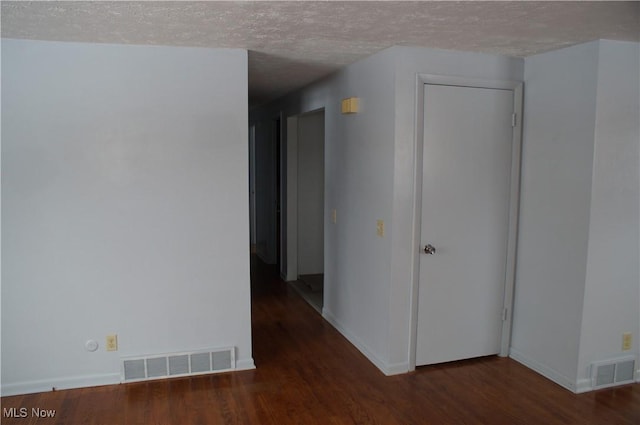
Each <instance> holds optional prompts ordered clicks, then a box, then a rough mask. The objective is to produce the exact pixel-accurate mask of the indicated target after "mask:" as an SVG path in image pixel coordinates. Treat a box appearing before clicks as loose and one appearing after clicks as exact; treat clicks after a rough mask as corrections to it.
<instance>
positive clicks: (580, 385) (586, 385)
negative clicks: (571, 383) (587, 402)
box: [575, 379, 593, 394]
mask: <svg viewBox="0 0 640 425" xmlns="http://www.w3.org/2000/svg"><path fill="white" fill-rule="evenodd" d="M592 390H593V387H592V386H591V379H578V382H577V383H576V390H575V393H576V394H582V393H586V392H589V391H592Z"/></svg>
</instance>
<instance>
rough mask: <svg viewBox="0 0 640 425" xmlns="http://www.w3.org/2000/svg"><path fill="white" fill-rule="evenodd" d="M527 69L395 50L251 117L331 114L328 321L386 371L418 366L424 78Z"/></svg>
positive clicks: (507, 74)
mask: <svg viewBox="0 0 640 425" xmlns="http://www.w3.org/2000/svg"><path fill="white" fill-rule="evenodd" d="M522 63H523V61H522V60H521V59H513V58H503V57H495V56H490V55H482V54H472V53H463V52H452V51H444V50H433V49H417V48H400V47H394V48H391V49H387V50H385V51H382V52H380V53H378V54H376V55H373V56H371V57H369V58H366V59H364V60H362V61H359V62H356V63H354V64H352V65H350V66H348V67H346V68H344V69H343V70H341V71H340V72H338V73H336V74H333V75H331V76H330V77H328V78H326V79H324V80H321V81H319V82H317V83H315V84H313V85H311V86H309V87H307V88H305V89H303V90H301V91H299V92H296V93H293V94H291V95H289V96H287V97H286V98H284V99H281V100H280V101H277V102H274V103H272V104H270V105H266V106H264V107H262V108H258V109H256V110H252V111H251V114H250V121H251V122H252V123H255V124H256V125H258V126H260V125H262V126H266V125H268V122H269V120H270V119H271V117H272V116H274V115H275V114H278V113H280V112H282V113H283V115H284V116H285V117H291V116H293V115H298V114H301V113H304V112H309V111H313V110H316V109H320V108H325V130H326V134H325V194H326V197H325V213H324V217H325V222H324V225H325V251H324V257H325V265H324V270H325V295H324V308H323V314H324V316H325V318H327V319H328V320H329V321H331V323H333V324H334V326H336V327H337V328H338V329H339V330H340V331H341V332H342V333H343V334H344V335H345V336H346V337H347V338H349V340H350V341H351V342H352V343H354V345H356V346H357V347H358V348H359V349H360V350H361V351H362V352H363V353H364V354H365V355H366V356H367V357H368V358H369V359H370V360H371V361H372V362H373V363H374V364H376V366H378V367H379V368H380V369H381V370H382V371H383V372H385V373H388V374H392V373H401V372H405V371H407V370H408V369H409V341H410V332H411V331H410V306H411V290H412V279H413V273H412V270H413V261H414V258H413V257H414V252H415V251H414V247H413V236H414V235H413V229H412V214H413V184H414V159H415V158H414V157H415V155H414V151H415V142H416V141H415V134H414V132H415V123H414V119H415V95H416V85H415V82H416V73H418V72H423V73H432V74H443V75H461V76H466V77H475V78H488V79H508V80H521V79H522V69H523V68H522ZM352 96H355V97H358V98H359V99H360V112H359V113H357V114H352V115H342V114H341V113H340V101H341V99H343V98H346V97H352ZM256 128H259V127H256ZM285 136H286V135H285ZM331 209H336V211H337V223H336V224H333V223H331V222H330V214H329V211H330V210H331ZM378 219H382V220H384V221H385V237H384V238H380V237H378V236H376V221H377V220H378Z"/></svg>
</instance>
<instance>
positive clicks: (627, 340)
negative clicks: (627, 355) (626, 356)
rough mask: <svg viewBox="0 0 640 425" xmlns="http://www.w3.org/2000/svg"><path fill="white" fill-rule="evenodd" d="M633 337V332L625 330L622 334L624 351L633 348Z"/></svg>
mask: <svg viewBox="0 0 640 425" xmlns="http://www.w3.org/2000/svg"><path fill="white" fill-rule="evenodd" d="M631 343H632V337H631V332H625V333H623V334H622V351H629V350H631V345H632V344H631Z"/></svg>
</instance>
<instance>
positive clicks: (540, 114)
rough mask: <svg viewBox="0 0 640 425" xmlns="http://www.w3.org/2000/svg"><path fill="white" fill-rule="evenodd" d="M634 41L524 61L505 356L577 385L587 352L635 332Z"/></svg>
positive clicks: (592, 357)
mask: <svg viewBox="0 0 640 425" xmlns="http://www.w3.org/2000/svg"><path fill="white" fill-rule="evenodd" d="M638 48H639V45H638V44H637V43H626V42H613V41H594V42H591V43H586V44H583V45H579V46H573V47H569V48H566V49H562V50H559V51H555V52H548V53H544V54H541V55H537V56H533V57H530V58H527V59H526V60H525V84H526V86H525V87H526V89H525V90H526V95H525V107H524V110H525V117H524V151H523V175H522V192H521V217H520V233H519V237H520V239H519V252H518V270H517V280H516V297H515V306H514V314H515V317H514V327H513V340H512V356H513V357H514V358H516V359H517V360H520V361H522V362H523V363H525V364H527V365H529V366H530V367H532V368H534V369H535V370H537V371H538V372H540V373H542V374H544V375H546V376H547V377H549V378H551V379H553V380H554V381H556V382H557V383H559V384H561V385H563V386H565V387H567V388H569V389H571V390H573V391H577V392H581V391H586V390H589V389H590V385H591V383H590V380H589V378H590V366H591V363H592V362H595V361H602V360H611V359H614V358H616V357H619V356H622V355H625V354H632V355H636V356H637V354H638V345H637V342H636V343H635V344H634V347H633V350H631V351H630V352H626V353H625V352H622V347H621V345H622V333H623V332H632V333H633V335H634V336H635V337H636V338H635V339H637V335H638V328H639V326H640V325H639V322H640V316H639V314H640V313H639V309H640V307H639V305H638V298H639V291H640V288H639V285H640V282H639V273H638V257H639V249H638V244H639V242H640V238H639V234H640V230H639V218H638V209H639V208H638V204H639V200H638V197H639V192H640V187H639V181H638V178H639V177H638V169H639V163H638V151H639V146H638V145H639V144H640V141H639V139H640V134H639V130H638V127H639V124H638V120H639V109H640V108H639V106H638V93H639V88H638V75H639V69H638V68H639V65H638V58H639V55H638Z"/></svg>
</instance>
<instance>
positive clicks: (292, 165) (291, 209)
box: [285, 115, 298, 281]
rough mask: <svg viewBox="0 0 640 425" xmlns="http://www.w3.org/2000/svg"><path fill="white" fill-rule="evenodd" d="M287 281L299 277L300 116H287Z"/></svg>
mask: <svg viewBox="0 0 640 425" xmlns="http://www.w3.org/2000/svg"><path fill="white" fill-rule="evenodd" d="M286 146H287V159H286V163H287V178H286V181H287V205H286V215H287V218H286V220H285V221H286V223H287V231H286V235H285V239H286V241H287V242H286V250H285V255H286V257H287V270H286V276H285V280H286V281H293V280H297V279H298V116H297V115H294V116H291V117H288V118H287V143H286Z"/></svg>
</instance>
